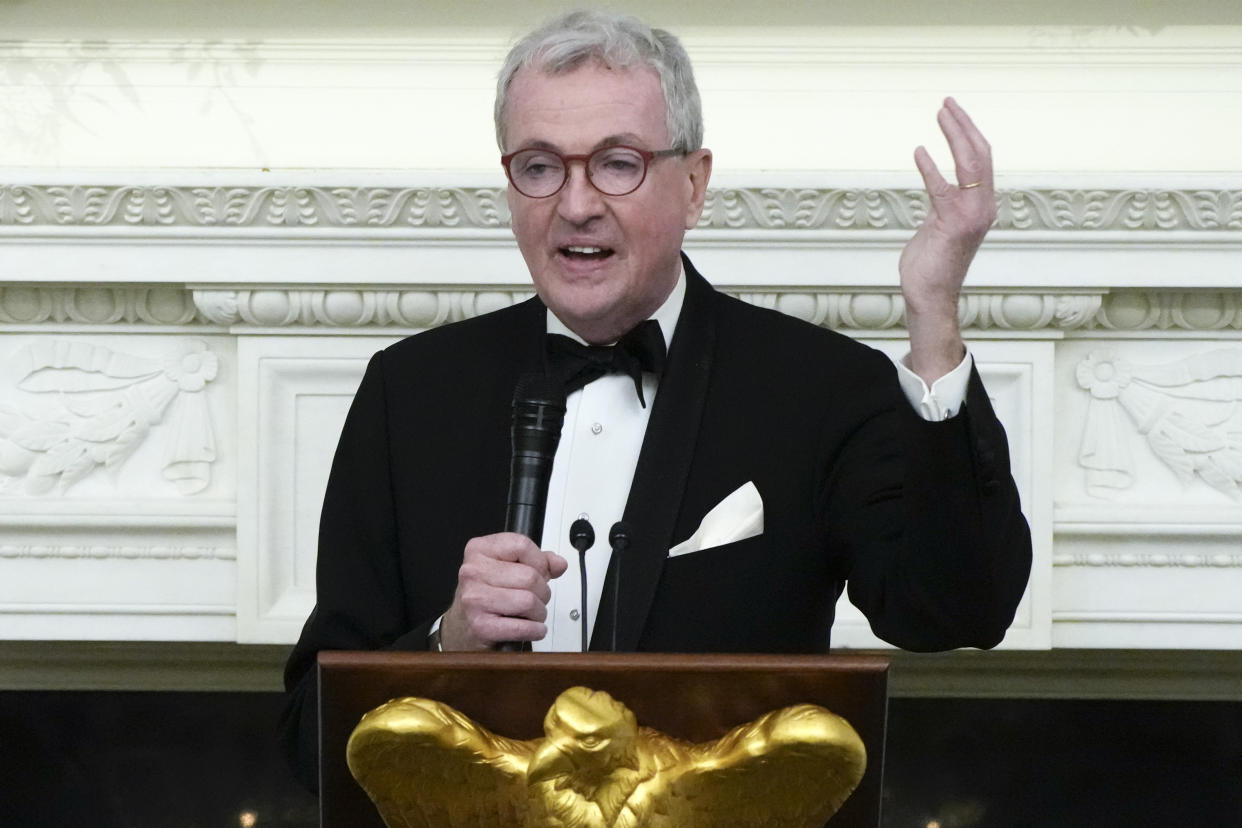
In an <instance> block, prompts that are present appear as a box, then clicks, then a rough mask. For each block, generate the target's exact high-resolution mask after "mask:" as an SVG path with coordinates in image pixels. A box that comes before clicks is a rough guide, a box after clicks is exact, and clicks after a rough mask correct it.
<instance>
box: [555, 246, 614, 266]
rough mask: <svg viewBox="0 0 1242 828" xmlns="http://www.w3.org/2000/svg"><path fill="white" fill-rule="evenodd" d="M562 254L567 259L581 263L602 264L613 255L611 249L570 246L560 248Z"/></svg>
mask: <svg viewBox="0 0 1242 828" xmlns="http://www.w3.org/2000/svg"><path fill="white" fill-rule="evenodd" d="M558 250H559V251H560V254H561V255H562V256H564V257H565V258H567V259H572V260H574V261H579V262H602V261H603V260H604V259H607V258H608V257H609V256H611V255H612V254H613V250H612V248H610V247H582V246H577V245H574V246H570V247H561V248H558Z"/></svg>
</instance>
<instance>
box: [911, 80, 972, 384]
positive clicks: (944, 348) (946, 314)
mask: <svg viewBox="0 0 1242 828" xmlns="http://www.w3.org/2000/svg"><path fill="white" fill-rule="evenodd" d="M936 120H937V121H938V122H939V124H940V130H941V132H943V133H944V137H945V139H946V140H947V141H948V142H949V151H950V152H951V153H952V154H953V164H954V166H955V167H956V170H957V182H956V184H950V183H949V182H948V181H946V180H945V178H944V176H943V175H941V173H940V170H939V169H938V168H937V167H936V162H934V161H932V158H931V155H930V154H928V152H927V150H926V148H924V147H919V148H918V149H916V150H915V151H914V163H915V165H916V166H917V167H918V169H919V173H920V174H921V175H922V176H923V184H924V186H925V187H926V188H927V195H928V201H929V204H930V207H929V209H928V213H927V219H926V220H925V221H924V222H923V225H922V226H921V227H920V228H919V229H918V232H916V233H915V234H914V237H913V238H912V239H910V242H909V243H908V244H907V245H906V247H905V249H904V250H903V251H902V252H901V261H900V263H899V265H898V270H899V271H900V273H901V294H902V296H903V297H904V299H905V303H906V324H907V328H908V330H909V332H910V368H911V370H913V371H914V372H915V373H916V374H918V375H919V376H921V377H922V378H923V381H924V382H926V383H927V384H928V385H929V386H930V385H931V384H932V383H933V382H934V381H935V380H937V379H939V378H940V377H942V376H944V375H945V374H947V373H948V372H949V371H951V370H952V369H953V368H954V367H956V366H957V364H958V363H959V362H961V360H962V356H963V354H964V353H965V350H964V349H965V346H964V345H963V343H962V336H961V330H960V328H959V326H958V321H957V300H958V296H959V295H960V293H961V289H962V282H963V281H964V280H965V279H966V271H967V269H968V268H969V267H970V262H971V260H972V259H974V257H975V253H976V251H978V250H979V245H980V244H982V243H983V237H984V236H985V235H987V232H988V228H990V227H991V226H992V222H993V221H995V219H996V196H995V190H994V187H993V180H992V147H991V146H990V145H989V144H988V142H987V140H986V139H985V138H984V137H983V133H981V132H980V131H979V128H978V127H976V126H975V124H974V122H973V121H972V120H971V119H970V116H969V115H967V114H966V110H964V109H962V108H961V106H959V105H958V103H957V101H955V100H953V99H952V98H945V101H944V106H943V107H941V109H940V111H939V112H938V113H937V115H936Z"/></svg>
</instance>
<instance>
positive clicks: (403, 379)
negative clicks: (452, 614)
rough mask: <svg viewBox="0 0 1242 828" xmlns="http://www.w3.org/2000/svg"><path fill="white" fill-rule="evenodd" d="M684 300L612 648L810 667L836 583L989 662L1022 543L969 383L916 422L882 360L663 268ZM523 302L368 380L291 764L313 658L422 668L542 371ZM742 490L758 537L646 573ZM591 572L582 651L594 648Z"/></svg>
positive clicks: (343, 457)
mask: <svg viewBox="0 0 1242 828" xmlns="http://www.w3.org/2000/svg"><path fill="white" fill-rule="evenodd" d="M685 264H686V275H687V288H686V298H685V303H684V305H683V308H682V313H681V317H680V319H679V320H678V323H677V329H676V332H675V334H674V336H673V339H672V345H671V348H670V351H669V358H668V364H667V367H666V370H665V373H664V375H663V377H662V378H661V380H660V387H659V393H658V394H657V395H656V399H655V401H654V403H653V408H652V412H651V418H650V421H649V424H648V427H647V432H646V437H645V439H644V442H643V446H642V450H641V453H640V456H639V460H638V466H637V469H636V470H635V474H634V480H633V484H632V487H631V490H630V495H629V500H628V502H627V505H626V509H625V517H626V519H627V520H628V521H629V522H630V523H631V525H632V526H633V529H634V542H633V546H632V549H631V551H630V552H629V553H628V555H627V556H626V558H625V560H624V561H623V562H622V564H621V566H622V572H621V598H620V607H619V611H618V613H617V617H618V622H617V627H618V628H617V642H618V648H619V649H622V650H649V651H683V652H688V651H699V652H704V651H716V652H818V651H824V650H827V649H828V646H829V631H830V629H831V626H832V620H833V608H834V605H835V603H836V600H837V598H838V596H839V595H840V593H841V590H842V588H843V587H844V586H846V585H848V588H849V596H850V600H851V601H853V602H854V603H855V604H856V605H857V606H858V607H859V608H860V609H861V610H862V611H863V612H864V613H865V614H866V616H867V618H868V619H869V621H870V623H871V625H872V628H873V630H874V631H875V632H876V634H878V635H879V636H880V637H881V638H883V639H885V640H887V641H889V642H891V643H893V644H895V645H897V646H899V647H903V648H907V649H912V650H940V649H949V648H954V647H962V646H975V647H990V646H993V645H995V644H996V643H997V642H999V641H1000V640H1001V638H1002V637H1003V635H1004V632H1005V629H1006V627H1007V626H1008V625H1009V623H1010V622H1011V621H1012V619H1013V614H1014V611H1015V609H1016V607H1017V603H1018V601H1019V599H1020V597H1021V595H1022V592H1023V589H1024V588H1025V585H1026V580H1027V575H1028V572H1029V568H1030V554H1031V553H1030V535H1029V532H1028V530H1027V526H1026V522H1025V520H1024V519H1023V517H1022V515H1021V513H1020V511H1019V504H1018V496H1017V491H1016V489H1015V487H1014V485H1013V480H1012V478H1011V476H1010V473H1009V455H1008V446H1007V443H1006V440H1005V434H1004V431H1003V429H1002V428H1001V425H1000V423H999V422H998V421H997V420H996V417H995V415H994V414H993V412H992V408H991V405H990V404H989V402H988V398H987V395H986V393H985V392H984V389H983V386H982V384H981V382H980V381H979V378H978V375H977V374H975V375H973V376H972V378H971V382H970V387H969V391H968V394H967V398H966V405H965V408H964V410H963V412H962V413H960V414H959V415H958V416H957V417H955V418H953V419H951V420H948V421H945V422H940V423H931V422H926V421H924V420H922V419H921V418H920V417H919V416H918V415H917V414H916V413H915V412H914V411H913V409H912V408H911V406H910V404H909V402H908V401H907V400H906V399H905V397H904V396H903V395H902V392H901V389H900V387H899V386H898V383H897V379H896V376H895V369H894V367H893V365H892V363H891V361H890V360H889V359H888V357H886V356H884V355H883V354H881V353H879V352H877V351H875V350H873V349H871V348H868V347H866V346H865V345H862V344H859V343H857V342H855V341H853V340H851V339H849V338H847V337H844V336H841V335H838V334H836V333H833V332H831V331H827V330H824V329H822V328H818V327H815V326H813V325H810V324H807V323H804V322H801V321H798V320H795V319H793V318H791V317H789V316H786V315H784V314H781V313H778V312H775V311H771V310H764V309H760V308H757V307H753V306H751V305H748V304H745V303H743V302H740V301H738V300H736V299H732V298H729V297H727V296H725V295H723V294H721V293H718V292H716V291H715V290H713V289H712V288H711V287H710V286H709V285H708V284H707V282H706V281H704V280H703V278H702V277H701V276H699V274H698V273H697V272H696V271H695V270H694V268H693V266H692V265H690V263H689V261H688V260H687V261H686V263H685ZM545 321H546V311H545V308H544V305H543V304H542V303H541V302H540V301H539V300H538V299H532V300H530V301H528V302H525V303H522V304H520V305H517V306H514V307H511V308H507V309H504V310H501V311H497V312H495V313H492V314H488V315H486V316H482V317H478V318H475V319H471V320H467V321H464V322H461V323H458V324H454V325H449V326H446V327H443V328H438V329H435V330H431V331H427V332H425V333H422V334H419V335H417V336H413V337H410V338H408V339H405V340H403V341H401V342H398V343H396V344H395V345H393V346H391V347H389V348H387V349H386V350H384V351H382V352H380V353H378V354H376V355H375V357H374V358H373V359H372V360H371V363H370V365H369V366H368V368H367V371H366V375H365V376H364V378H363V380H362V383H361V385H360V387H359V389H358V393H357V396H356V397H355V399H354V402H353V406H352V408H351V409H350V412H349V416H348V418H347V420H346V424H345V428H344V430H343V432H342V435H341V439H340V444H339V446H338V448H337V453H336V458H335V460H334V462H333V466H332V472H331V477H330V480H329V484H328V489H327V494H326V497H325V499H324V506H323V515H322V521H321V526H320V539H319V540H320V545H319V563H318V604H317V606H316V607H315V610H314V612H313V613H312V614H311V617H310V618H309V620H308V621H307V623H306V627H305V629H304V630H303V633H302V637H301V640H300V641H299V642H298V645H297V647H296V648H295V650H294V652H293V655H292V656H291V657H290V660H289V664H288V667H287V669H286V677H285V678H286V686H287V688H288V689H289V691H290V694H291V695H290V704H289V708H288V710H287V718H286V724H285V728H286V733H287V735H288V737H289V738H290V740H291V741H290V748H294V744H295V743H296V741H297V740H298V735H299V732H300V735H301V742H302V744H301V748H300V749H297V753H298V754H299V755H300V756H301V757H302V759H301V761H300V762H299V764H300V765H301V766H302V768H303V769H304V770H311V769H313V768H314V758H313V752H312V751H313V749H314V744H313V742H314V737H315V724H314V711H315V705H314V703H313V692H314V687H313V684H314V669H313V667H314V659H315V655H316V653H317V652H318V651H319V650H321V649H347V650H350V649H381V648H396V649H425V648H426V646H427V635H428V632H429V629H430V627H431V625H432V623H433V622H434V621H435V619H436V618H438V617H439V616H440V614H442V613H443V612H444V611H445V610H446V609H447V608H448V606H449V604H450V603H451V601H452V598H453V594H454V590H455V588H456V583H457V569H458V567H459V566H460V564H461V556H462V550H463V548H464V547H465V544H466V541H467V540H469V539H470V538H472V537H475V536H479V535H485V534H489V533H492V532H497V531H501V530H502V529H503V522H504V512H505V501H506V496H507V491H508V482H509V481H508V475H509V456H510V435H509V427H510V420H511V399H512V394H513V387H514V384H515V383H516V381H517V379H518V377H519V376H520V375H521V374H523V373H525V372H529V371H531V370H537V369H538V368H539V366H540V365H542V360H543V334H544V331H545ZM747 481H753V482H754V484H755V485H756V487H757V488H758V490H759V492H760V495H761V496H762V498H763V503H764V531H763V533H762V534H761V535H759V536H758V537H754V538H750V539H748V540H744V541H741V542H738V543H734V544H728V545H726V546H722V547H717V548H714V549H709V550H702V551H699V552H695V553H691V554H688V555H681V556H678V557H676V558H671V559H670V558H668V557H667V552H668V550H669V549H670V548H671V547H672V546H674V545H676V544H677V543H679V542H680V541H683V540H685V539H686V538H687V537H689V536H690V535H691V534H692V533H693V532H694V531H695V529H697V528H698V525H699V523H700V521H701V520H702V518H703V516H704V515H705V514H706V513H707V512H708V511H709V510H710V509H711V508H712V507H713V506H715V505H716V504H717V503H719V502H720V501H721V500H722V499H723V498H724V497H725V496H726V495H728V494H729V493H731V492H733V491H734V490H735V489H737V488H738V487H739V486H741V485H743V484H744V483H746V482H747ZM616 566H617V562H616V561H613V563H612V565H611V566H610V568H609V573H608V581H607V582H606V583H605V585H604V590H603V596H604V597H603V601H602V604H601V606H600V610H599V613H598V621H597V622H596V624H595V630H594V635H593V638H592V647H593V648H598V647H599V646H600V644H601V642H604V643H605V646H606V643H607V642H609V641H610V638H611V623H610V620H611V618H612V616H613V612H612V607H611V596H612V585H611V581H612V579H613V578H614V576H615V568H616Z"/></svg>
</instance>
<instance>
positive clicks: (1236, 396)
mask: <svg viewBox="0 0 1242 828" xmlns="http://www.w3.org/2000/svg"><path fill="white" fill-rule="evenodd" d="M1075 376H1076V378H1077V381H1078V385H1079V387H1080V388H1082V389H1083V390H1085V391H1087V392H1088V393H1090V394H1091V401H1090V403H1089V404H1088V407H1087V418H1086V423H1085V425H1084V427H1083V437H1082V445H1081V448H1080V449H1079V452H1078V463H1079V465H1081V466H1082V467H1083V469H1085V470H1086V474H1087V491H1088V493H1090V494H1092V495H1094V496H1096V497H1112V496H1113V495H1115V494H1116V493H1117V492H1119V491H1120V490H1122V489H1127V488H1129V487H1130V486H1131V485H1132V484H1133V482H1134V461H1133V459H1132V457H1131V454H1130V437H1129V429H1127V428H1126V427H1125V425H1124V423H1125V421H1126V420H1127V419H1128V420H1129V421H1130V422H1131V423H1132V424H1133V426H1134V427H1135V428H1137V429H1138V432H1139V433H1140V434H1142V435H1143V437H1144V438H1145V439H1146V441H1147V445H1148V446H1149V447H1150V448H1151V450H1152V452H1154V453H1155V455H1156V456H1157V457H1158V458H1160V460H1161V462H1163V463H1164V464H1165V465H1166V466H1168V467H1169V468H1170V469H1172V470H1173V472H1174V473H1176V474H1177V476H1178V477H1179V478H1180V479H1181V480H1182V482H1183V483H1189V482H1190V481H1191V480H1193V479H1195V478H1198V479H1200V480H1202V481H1203V482H1205V483H1207V484H1208V485H1210V486H1211V487H1213V488H1214V489H1218V490H1220V491H1222V492H1224V493H1226V494H1229V495H1234V496H1237V495H1238V494H1239V491H1240V489H1239V486H1240V484H1242V434H1239V433H1238V432H1237V431H1234V430H1233V429H1234V428H1236V426H1231V421H1232V420H1233V417H1234V414H1235V413H1237V410H1238V403H1239V402H1242V350H1237V349H1222V350H1216V351H1209V352H1207V353H1204V354H1199V355H1196V356H1192V357H1187V358H1185V359H1181V360H1178V361H1177V362H1171V363H1166V364H1164V365H1141V364H1138V363H1133V362H1130V361H1128V360H1124V359H1121V358H1120V357H1119V356H1118V355H1117V354H1116V352H1115V351H1113V350H1111V349H1099V350H1095V351H1092V352H1091V353H1090V354H1088V355H1087V356H1086V357H1085V358H1084V359H1082V360H1081V361H1080V362H1079V363H1078V366H1077V369H1076V371H1075Z"/></svg>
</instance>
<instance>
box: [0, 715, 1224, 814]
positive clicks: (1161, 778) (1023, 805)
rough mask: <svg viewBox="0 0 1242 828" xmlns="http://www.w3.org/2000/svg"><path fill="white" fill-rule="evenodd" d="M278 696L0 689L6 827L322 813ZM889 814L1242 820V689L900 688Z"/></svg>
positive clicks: (1, 797)
mask: <svg viewBox="0 0 1242 828" xmlns="http://www.w3.org/2000/svg"><path fill="white" fill-rule="evenodd" d="M280 705H281V698H280V696H279V695H278V694H275V693H241V692H232V693H186V692H176V693H155V692H96V691H57V692H45V691H40V692H27V691H9V692H0V826H14V827H15V828H16V827H18V826H20V828H60V826H74V828H77V826H84V827H85V826H89V827H90V828H130V827H131V826H134V828H137V826H143V828H233V826H244V825H245V823H246V822H247V821H248V820H244V819H243V816H242V815H243V814H244V813H245V812H249V813H250V814H253V816H254V820H253V823H252V824H253V826H255V828H277V827H278V826H279V827H280V828H284V827H286V826H288V827H289V828H292V826H299V828H302V826H306V827H307V828H309V826H314V825H316V824H317V810H316V808H317V802H316V800H315V798H314V797H312V796H311V795H310V794H308V793H306V792H304V791H302V790H301V789H300V788H299V787H298V786H297V784H296V783H295V782H294V781H293V779H292V777H291V776H290V774H289V771H288V770H287V769H286V768H285V765H284V762H283V760H282V758H281V756H280V754H279V751H278V749H277V747H276V739H275V722H276V719H277V714H278V712H279V710H280ZM884 825H885V826H886V828H929V826H930V827H931V828H936V826H937V825H938V826H939V828H968V827H969V826H1004V828H1022V827H1023V826H1049V827H1050V828H1052V827H1053V826H1055V828H1075V826H1083V828H1108V826H1126V828H1131V826H1164V825H1168V826H1177V828H1215V827H1216V826H1220V827H1221V828H1237V826H1242V703H1237V702H1161V701H1097V700H1091V701H1066V700H1023V699H1018V700H1014V699H985V700H980V699H902V698H897V699H892V700H891V701H890V702H889V738H888V752H887V756H886V763H885V785H884Z"/></svg>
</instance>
